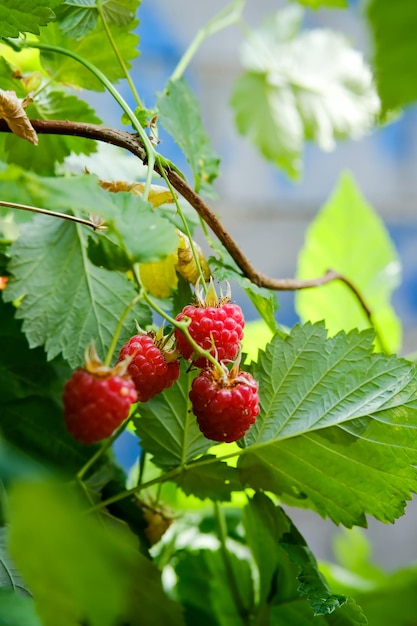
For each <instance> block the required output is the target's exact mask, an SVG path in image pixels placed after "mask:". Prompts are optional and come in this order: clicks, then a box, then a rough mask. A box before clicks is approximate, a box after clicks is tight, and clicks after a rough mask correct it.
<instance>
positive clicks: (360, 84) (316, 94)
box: [231, 6, 379, 177]
mask: <svg viewBox="0 0 417 626" xmlns="http://www.w3.org/2000/svg"><path fill="white" fill-rule="evenodd" d="M301 18H302V12H301V9H300V7H297V6H290V7H287V8H286V9H284V10H282V11H280V12H278V13H276V14H275V15H274V16H272V17H269V18H268V20H267V21H266V22H265V24H264V25H263V26H262V27H261V28H260V29H259V30H258V31H256V32H255V33H252V35H251V37H250V38H248V40H247V42H246V43H245V45H244V47H243V50H242V61H243V65H244V66H245V68H246V71H245V73H244V74H243V75H242V76H241V77H240V78H239V79H238V80H237V82H236V84H235V87H234V91H233V95H232V100H231V104H232V106H233V108H234V112H235V119H236V124H237V128H238V130H239V132H240V133H241V134H243V135H247V136H248V138H249V139H250V140H251V141H252V142H253V143H254V144H255V145H256V146H257V148H258V149H259V150H260V152H261V153H262V154H263V156H264V157H265V158H267V159H268V160H269V161H272V162H273V163H275V164H276V165H278V166H279V167H281V168H283V169H284V170H285V171H286V172H287V174H289V175H290V176H292V177H297V176H298V175H299V174H300V172H301V161H302V159H301V157H302V151H303V145H304V141H305V140H311V141H315V142H316V143H317V144H318V145H319V146H320V147H321V148H322V149H323V150H332V149H333V148H334V147H335V145H336V141H337V140H338V139H345V138H353V139H357V138H359V137H361V136H362V135H363V134H364V133H365V132H366V131H367V130H369V129H370V127H371V126H372V124H373V123H374V120H375V117H376V115H377V113H378V110H379V100H378V97H377V95H376V92H375V90H374V88H373V85H372V76H371V72H370V71H369V69H368V67H367V66H366V65H365V63H364V61H363V58H362V55H361V54H360V53H359V52H358V51H356V50H354V49H353V48H351V47H350V45H349V43H348V42H347V41H346V39H345V38H344V37H343V36H342V35H340V34H338V33H336V32H333V31H328V30H320V29H313V30H308V31H304V32H301V33H300V34H298V30H299V27H300V23H301Z"/></svg>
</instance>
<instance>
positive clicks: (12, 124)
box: [0, 89, 38, 146]
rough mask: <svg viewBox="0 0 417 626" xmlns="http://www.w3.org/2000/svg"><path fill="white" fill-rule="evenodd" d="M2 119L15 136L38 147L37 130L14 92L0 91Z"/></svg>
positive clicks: (0, 114) (0, 113)
mask: <svg viewBox="0 0 417 626" xmlns="http://www.w3.org/2000/svg"><path fill="white" fill-rule="evenodd" d="M0 118H3V119H4V120H5V121H6V123H7V125H8V127H9V128H10V130H11V131H12V132H13V133H14V134H15V135H17V136H18V137H21V138H22V139H26V140H27V141H30V143H33V144H34V145H35V146H37V145H38V136H37V134H36V132H35V129H34V128H33V126H32V124H31V123H30V120H29V118H28V116H27V115H26V113H25V110H24V108H23V105H22V103H21V101H20V100H19V98H18V97H17V95H16V93H15V92H14V91H11V90H7V91H3V90H2V89H0Z"/></svg>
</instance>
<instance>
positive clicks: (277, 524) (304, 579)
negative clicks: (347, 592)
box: [243, 493, 366, 626]
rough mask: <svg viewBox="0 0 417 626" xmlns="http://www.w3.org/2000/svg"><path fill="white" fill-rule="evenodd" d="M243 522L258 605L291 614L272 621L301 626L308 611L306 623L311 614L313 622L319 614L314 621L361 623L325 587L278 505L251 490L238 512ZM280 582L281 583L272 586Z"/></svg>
mask: <svg viewBox="0 0 417 626" xmlns="http://www.w3.org/2000/svg"><path fill="white" fill-rule="evenodd" d="M243 524H244V527H245V535H246V539H247V543H248V546H249V548H250V550H251V552H252V554H253V556H254V558H255V562H256V565H257V568H258V571H259V577H260V578H259V579H260V603H261V605H262V604H264V603H265V602H267V603H268V604H270V605H271V607H270V614H272V615H274V613H277V614H281V613H283V614H287V611H288V610H289V607H291V609H290V610H289V613H288V614H287V616H288V618H289V615H291V614H292V616H293V617H292V618H291V619H288V622H287V621H284V622H277V623H285V624H287V623H288V624H295V625H296V624H299V623H300V624H304V621H302V620H303V616H308V615H310V621H308V622H306V623H309V624H310V623H312V618H313V613H314V623H316V618H319V617H321V616H324V619H323V621H318V623H319V624H327V623H329V624H330V623H337V624H346V625H347V624H350V625H351V626H354V625H356V624H362V623H366V620H365V617H364V615H363V613H362V611H361V609H360V607H358V606H357V605H356V604H355V603H354V602H353V601H351V602H349V601H348V598H346V596H342V595H340V594H334V593H333V592H332V591H331V590H330V588H329V585H328V583H327V581H326V580H325V579H324V577H323V576H322V574H320V572H319V570H318V565H317V562H316V560H315V558H314V556H313V555H312V553H311V551H310V549H309V548H308V546H307V544H306V543H305V541H304V539H303V537H302V536H301V535H300V533H299V532H298V530H297V529H296V528H295V526H294V524H293V523H292V522H291V520H290V519H289V518H288V516H287V515H286V514H285V512H284V511H283V509H282V508H281V507H280V506H276V505H274V504H273V502H272V501H271V499H270V498H269V497H268V496H266V495H265V494H263V493H256V494H255V495H254V496H253V497H252V498H251V499H250V500H249V503H248V504H247V505H246V506H245V508H244V510H243ZM283 580H285V581H286V584H285V585H280V584H279V582H278V584H277V581H283ZM300 596H301V598H302V599H303V602H300ZM309 605H310V606H309ZM278 607H279V609H278ZM306 607H307V608H306ZM310 607H311V608H310ZM331 616H333V617H331ZM328 618H331V619H329V621H328ZM297 619H299V621H297ZM339 620H340V621H339ZM271 623H275V622H271Z"/></svg>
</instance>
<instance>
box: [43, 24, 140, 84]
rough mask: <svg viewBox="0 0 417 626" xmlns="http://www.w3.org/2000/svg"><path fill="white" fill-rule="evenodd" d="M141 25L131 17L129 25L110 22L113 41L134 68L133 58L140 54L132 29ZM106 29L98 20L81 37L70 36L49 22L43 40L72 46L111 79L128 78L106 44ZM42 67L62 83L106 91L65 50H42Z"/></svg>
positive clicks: (73, 49) (64, 46) (72, 48)
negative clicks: (56, 51) (92, 28)
mask: <svg viewBox="0 0 417 626" xmlns="http://www.w3.org/2000/svg"><path fill="white" fill-rule="evenodd" d="M137 25H138V21H137V20H132V21H131V22H130V23H129V25H126V24H123V25H119V24H111V25H110V26H109V29H110V31H111V35H112V39H113V41H114V45H115V46H116V47H117V49H118V51H119V54H120V56H121V57H122V58H123V60H124V63H125V67H126V68H127V69H131V67H132V60H133V59H134V58H136V57H137V55H138V49H137V47H138V40H139V38H138V36H137V35H136V34H134V33H133V32H131V31H133V30H134V29H135V28H136V26H137ZM107 41H108V39H107V33H106V29H105V27H104V25H103V24H102V23H101V22H98V23H97V25H96V27H95V28H94V30H92V31H91V32H90V33H88V35H86V36H85V37H83V38H82V39H80V40H79V41H77V40H75V39H70V38H69V37H68V36H67V35H65V33H63V32H62V31H61V30H60V29H59V27H58V26H57V25H56V24H49V26H48V27H47V28H43V29H42V32H41V43H47V44H52V45H55V46H58V47H61V48H65V49H67V50H70V51H72V52H74V53H76V54H78V55H79V56H80V57H82V58H85V59H86V60H87V61H89V62H90V63H92V64H93V65H95V66H96V67H97V68H98V69H99V70H101V71H102V72H103V73H104V74H105V75H106V76H107V78H108V79H109V80H110V81H111V82H112V83H117V82H118V81H119V80H121V79H123V78H125V74H124V70H123V68H122V67H121V66H120V64H119V63H118V62H117V60H116V58H115V56H114V50H113V48H112V46H111V45H110V43H109V44H108V45H106V42H107ZM41 61H42V65H43V67H44V68H45V69H46V70H47V71H49V72H51V73H52V74H54V75H55V73H56V74H57V78H56V80H58V81H59V82H61V83H63V84H70V85H74V86H77V87H82V88H84V89H90V90H94V91H104V89H105V88H104V86H103V84H102V83H101V82H100V81H99V80H98V79H97V78H96V77H95V76H94V75H93V74H92V73H91V72H90V71H89V70H88V69H87V68H86V67H84V66H83V65H81V64H80V63H78V62H77V61H75V60H73V59H72V58H70V57H67V56H63V55H62V54H57V53H51V52H46V51H45V50H42V51H41Z"/></svg>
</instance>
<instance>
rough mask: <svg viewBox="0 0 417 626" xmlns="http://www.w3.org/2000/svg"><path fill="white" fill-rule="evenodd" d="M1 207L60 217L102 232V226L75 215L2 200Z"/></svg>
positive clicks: (0, 201)
mask: <svg viewBox="0 0 417 626" xmlns="http://www.w3.org/2000/svg"><path fill="white" fill-rule="evenodd" d="M0 206H4V207H6V208H9V209H19V210H20V211H30V212H31V213H40V214H41V215H51V216H52V217H59V218H61V219H62V220H69V221H70V222H77V224H82V225H83V226H90V228H92V229H93V230H102V229H103V225H102V224H96V223H94V222H93V221H90V220H84V219H83V218H82V217H75V215H68V213H58V211H49V210H48V209H41V208H39V207H37V206H31V205H30V204H18V203H17V202H6V201H5V200H0Z"/></svg>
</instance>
